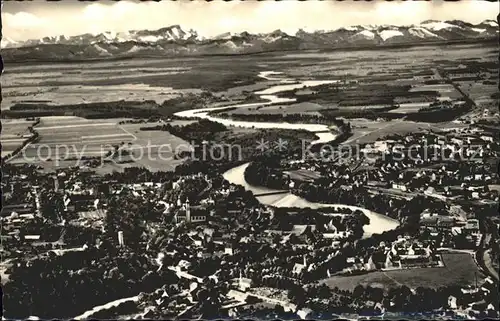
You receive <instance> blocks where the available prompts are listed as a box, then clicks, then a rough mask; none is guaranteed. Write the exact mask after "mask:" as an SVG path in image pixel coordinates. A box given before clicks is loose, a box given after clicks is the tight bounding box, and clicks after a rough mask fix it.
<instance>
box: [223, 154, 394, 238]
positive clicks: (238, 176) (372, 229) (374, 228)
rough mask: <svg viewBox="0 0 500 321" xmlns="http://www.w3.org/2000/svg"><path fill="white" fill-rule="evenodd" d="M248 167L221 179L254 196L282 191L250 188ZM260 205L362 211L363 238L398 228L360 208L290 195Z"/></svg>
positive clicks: (266, 199) (263, 199)
mask: <svg viewBox="0 0 500 321" xmlns="http://www.w3.org/2000/svg"><path fill="white" fill-rule="evenodd" d="M249 165H250V163H245V164H242V165H239V166H236V167H234V168H232V169H230V170H228V171H226V172H225V173H224V174H223V177H224V178H225V179H226V180H227V181H228V182H230V183H232V184H236V185H241V186H243V188H245V190H247V191H251V192H252V193H253V194H254V195H259V194H268V193H280V192H283V190H274V189H270V188H266V187H261V186H252V185H250V184H248V183H247V181H246V180H245V169H246V168H247V167H248V166H249ZM257 199H258V200H259V202H260V203H262V204H264V205H268V206H273V207H297V208H312V209H318V208H326V207H345V208H349V209H350V210H352V211H355V210H360V211H362V212H363V213H364V214H365V215H366V216H367V217H368V218H369V219H370V224H368V225H365V226H364V227H363V230H364V235H363V237H365V238H366V237H369V236H371V235H372V234H380V233H383V232H386V231H390V230H393V229H395V228H396V227H398V226H399V221H397V220H395V219H392V218H390V217H388V216H385V215H382V214H379V213H375V212H372V211H370V210H367V209H365V208H361V207H358V206H353V205H344V204H323V203H315V202H309V201H307V200H305V199H304V198H301V197H299V196H297V195H294V194H292V193H285V194H275V195H267V196H260V197H257Z"/></svg>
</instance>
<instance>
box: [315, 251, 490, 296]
mask: <svg viewBox="0 0 500 321" xmlns="http://www.w3.org/2000/svg"><path fill="white" fill-rule="evenodd" d="M442 257H443V262H444V264H445V266H444V267H437V268H416V269H407V270H396V271H376V272H370V273H367V274H363V275H355V276H335V277H331V278H329V279H325V280H323V281H322V282H323V283H325V284H327V285H328V286H330V287H332V288H333V287H338V288H339V289H346V290H351V291H352V290H353V289H354V288H355V287H356V286H357V285H363V286H368V285H371V286H373V287H383V288H385V289H388V288H391V287H398V286H401V285H406V286H408V287H409V288H416V287H418V286H422V284H426V285H427V286H430V287H433V288H439V287H444V286H448V285H461V286H467V285H472V284H474V282H475V277H476V276H477V279H478V280H481V279H482V278H483V277H484V276H483V275H482V274H481V273H480V272H479V270H478V268H477V265H476V264H475V262H474V260H473V258H472V256H471V255H469V254H467V253H453V254H452V253H446V254H442ZM476 273H477V274H476Z"/></svg>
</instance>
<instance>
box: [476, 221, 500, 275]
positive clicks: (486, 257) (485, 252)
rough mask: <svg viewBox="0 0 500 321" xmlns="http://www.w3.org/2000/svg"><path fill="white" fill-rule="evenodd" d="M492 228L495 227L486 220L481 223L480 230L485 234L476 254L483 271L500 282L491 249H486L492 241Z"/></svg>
mask: <svg viewBox="0 0 500 321" xmlns="http://www.w3.org/2000/svg"><path fill="white" fill-rule="evenodd" d="M492 228H495V227H494V226H491V224H490V223H489V222H487V221H485V220H484V219H483V220H480V221H479V229H480V231H481V233H482V234H483V237H482V238H481V243H480V244H479V248H478V250H477V253H476V259H477V262H478V264H479V266H480V267H481V269H482V270H483V271H484V272H485V273H486V274H488V275H489V276H491V277H493V278H494V279H496V280H497V281H498V280H499V278H498V271H497V270H496V269H495V267H494V266H493V262H492V261H491V256H490V252H491V249H489V248H486V247H487V246H488V245H489V243H490V240H491V236H492V234H491V231H492Z"/></svg>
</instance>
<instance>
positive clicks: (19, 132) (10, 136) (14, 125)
mask: <svg viewBox="0 0 500 321" xmlns="http://www.w3.org/2000/svg"><path fill="white" fill-rule="evenodd" d="M33 124H34V121H28V120H23V119H19V120H18V119H8V120H7V119H5V120H2V136H1V138H0V143H1V144H2V157H4V156H5V155H8V154H10V153H12V151H14V150H15V149H16V148H18V147H19V146H21V145H22V144H23V142H24V141H25V140H26V139H27V136H26V135H29V130H28V127H30V126H32V125H33ZM23 136H24V137H23Z"/></svg>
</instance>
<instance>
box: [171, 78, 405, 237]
mask: <svg viewBox="0 0 500 321" xmlns="http://www.w3.org/2000/svg"><path fill="white" fill-rule="evenodd" d="M276 75H280V73H278V72H273V71H264V72H261V73H260V74H259V77H261V78H263V79H266V80H279V81H280V82H281V84H279V85H276V86H271V87H269V88H267V89H264V90H261V91H258V92H256V94H258V95H260V97H261V98H262V99H266V100H268V101H267V102H259V103H249V104H236V105H232V106H224V107H214V108H201V109H191V110H186V111H181V112H178V113H176V114H175V115H176V116H178V117H183V118H192V117H197V118H204V119H209V120H211V121H214V122H218V123H221V124H223V125H225V126H236V127H245V128H261V129H267V128H282V129H292V130H307V131H310V132H313V133H315V135H316V136H317V137H318V139H317V140H315V141H313V142H311V144H317V143H327V142H330V141H332V140H334V139H335V138H336V137H337V135H336V134H334V133H332V132H330V131H329V128H328V126H326V125H321V124H290V123H274V122H246V121H236V120H232V119H226V118H220V117H214V116H210V115H209V112H211V111H214V110H222V109H225V108H242V107H253V106H263V105H271V104H276V103H284V102H294V101H296V100H295V99H294V98H282V97H278V96H277V95H276V94H277V93H279V92H283V91H287V90H292V89H297V88H302V87H303V86H307V87H313V86H318V85H322V84H328V83H335V82H337V81H336V80H322V81H315V80H307V81H301V82H297V81H294V80H291V79H288V78H280V77H274V76H276ZM249 164H250V163H246V164H243V165H240V166H237V167H234V168H232V169H230V170H228V171H226V172H225V173H224V174H223V176H224V178H225V179H226V180H227V181H228V182H230V183H233V184H236V185H242V186H243V187H244V188H245V189H246V190H249V191H251V192H253V193H254V194H256V195H258V194H263V193H272V192H279V190H273V189H269V188H266V187H261V186H252V185H250V184H248V183H247V182H246V180H245V169H246V168H247V167H248V165H249ZM257 199H258V200H259V202H261V203H262V204H265V205H270V206H274V207H298V208H308V207H309V208H313V209H316V208H321V207H340V206H341V207H347V208H350V209H351V210H353V211H354V210H360V211H362V212H363V213H364V214H365V215H366V216H367V217H368V218H369V219H370V224H368V225H365V226H364V227H363V229H364V237H368V236H370V235H372V234H375V233H382V232H384V231H389V230H392V229H394V228H396V227H397V226H398V225H399V222H398V221H397V220H395V219H392V218H390V217H388V216H385V215H381V214H378V213H375V212H372V211H370V210H367V209H364V208H361V207H357V206H351V205H343V204H322V203H313V202H309V201H307V200H305V199H304V198H302V197H299V196H296V195H293V194H292V193H284V194H278V195H268V196H260V197H257Z"/></svg>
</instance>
